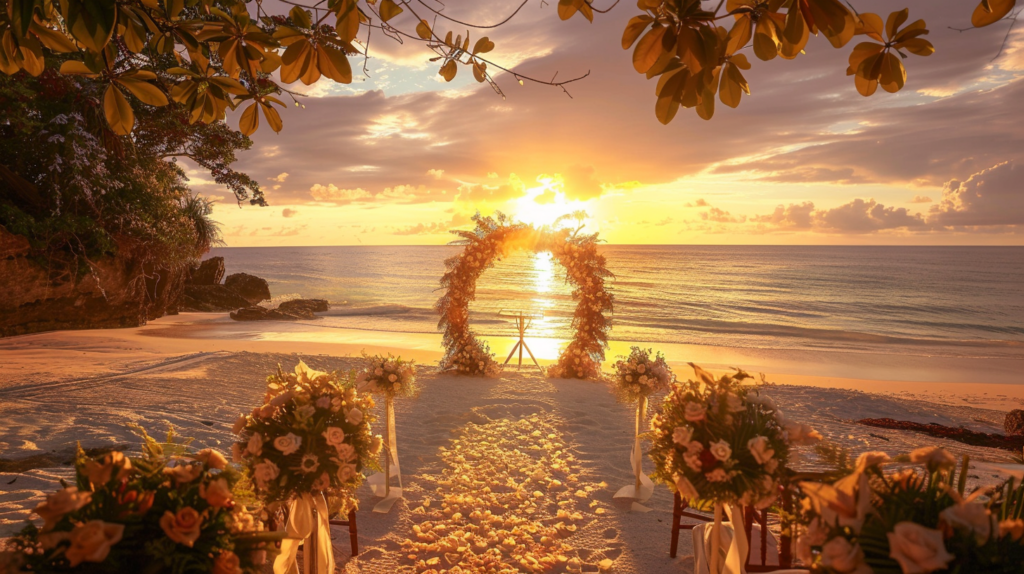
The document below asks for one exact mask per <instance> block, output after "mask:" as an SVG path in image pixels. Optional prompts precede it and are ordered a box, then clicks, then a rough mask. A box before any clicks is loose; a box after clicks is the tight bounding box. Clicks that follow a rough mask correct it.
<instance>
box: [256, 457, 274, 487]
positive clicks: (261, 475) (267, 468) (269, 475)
mask: <svg viewBox="0 0 1024 574" xmlns="http://www.w3.org/2000/svg"><path fill="white" fill-rule="evenodd" d="M280 475H281V469H280V468H278V466H277V465H276V464H274V463H273V462H271V461H269V460H267V459H263V462H260V463H257V464H256V466H255V467H254V468H253V476H255V477H256V481H257V482H260V483H262V484H266V483H268V482H270V481H272V480H275V479H276V478H277V477H278V476H280Z"/></svg>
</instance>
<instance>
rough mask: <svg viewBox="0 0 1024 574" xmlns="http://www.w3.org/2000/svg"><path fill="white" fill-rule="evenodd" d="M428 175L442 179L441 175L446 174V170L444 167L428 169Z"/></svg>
mask: <svg viewBox="0 0 1024 574" xmlns="http://www.w3.org/2000/svg"><path fill="white" fill-rule="evenodd" d="M427 175H429V176H430V177H432V178H434V179H441V177H442V176H444V170H443V169H428V170H427Z"/></svg>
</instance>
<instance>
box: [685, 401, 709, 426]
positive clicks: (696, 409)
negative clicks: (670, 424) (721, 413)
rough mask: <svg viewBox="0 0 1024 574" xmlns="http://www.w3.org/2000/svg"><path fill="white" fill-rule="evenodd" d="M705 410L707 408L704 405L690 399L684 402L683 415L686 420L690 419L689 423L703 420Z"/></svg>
mask: <svg viewBox="0 0 1024 574" xmlns="http://www.w3.org/2000/svg"><path fill="white" fill-rule="evenodd" d="M706 412H707V409H706V408H705V407H704V405H702V404H700V403H695V402H692V401H691V402H688V403H686V407H685V411H684V413H683V416H684V417H685V418H686V420H688V421H690V422H691V423H695V422H699V421H702V420H704V415H705V413H706Z"/></svg>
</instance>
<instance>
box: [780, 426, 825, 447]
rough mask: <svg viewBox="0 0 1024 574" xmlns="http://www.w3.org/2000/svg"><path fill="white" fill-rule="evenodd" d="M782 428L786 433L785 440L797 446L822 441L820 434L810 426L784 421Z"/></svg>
mask: <svg viewBox="0 0 1024 574" xmlns="http://www.w3.org/2000/svg"><path fill="white" fill-rule="evenodd" d="M782 428H783V429H784V432H785V433H786V440H788V441H789V442H790V444H795V445H797V446H808V445H812V444H814V443H816V442H818V441H820V440H821V439H822V436H821V433H820V432H818V431H816V430H814V429H813V428H811V426H810V425H805V424H803V423H798V422H795V421H786V422H784V423H783V425H782Z"/></svg>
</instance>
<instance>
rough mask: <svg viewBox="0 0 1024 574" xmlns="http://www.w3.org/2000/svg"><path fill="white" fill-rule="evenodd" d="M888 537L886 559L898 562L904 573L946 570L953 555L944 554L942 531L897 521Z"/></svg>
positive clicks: (915, 573)
mask: <svg viewBox="0 0 1024 574" xmlns="http://www.w3.org/2000/svg"><path fill="white" fill-rule="evenodd" d="M886 536H888V537H889V557H890V558H892V559H893V560H895V561H897V562H899V563H900V567H902V568H903V574H928V573H929V572H935V571H936V570H945V569H946V567H947V566H948V565H949V563H950V562H952V561H953V559H954V558H956V556H953V555H952V554H950V553H949V552H948V551H946V545H945V544H944V543H943V542H942V532H939V531H938V530H932V529H931V528H925V527H924V526H921V525H920V524H915V523H913V522H900V523H897V524H896V526H895V527H894V528H893V531H892V532H890V533H888V534H886Z"/></svg>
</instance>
